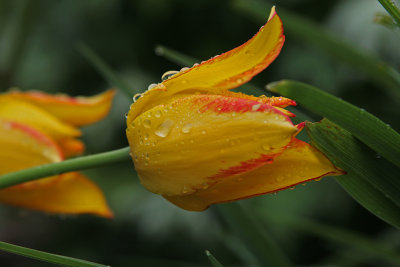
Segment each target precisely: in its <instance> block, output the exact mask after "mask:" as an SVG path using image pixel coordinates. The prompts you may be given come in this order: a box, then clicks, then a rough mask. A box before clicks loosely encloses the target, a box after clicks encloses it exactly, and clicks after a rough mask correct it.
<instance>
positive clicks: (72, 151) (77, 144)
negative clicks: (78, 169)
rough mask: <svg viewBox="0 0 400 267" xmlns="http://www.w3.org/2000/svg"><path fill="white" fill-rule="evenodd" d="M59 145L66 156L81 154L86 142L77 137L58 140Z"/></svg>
mask: <svg viewBox="0 0 400 267" xmlns="http://www.w3.org/2000/svg"><path fill="white" fill-rule="evenodd" d="M58 145H59V146H60V149H61V150H62V152H63V155H64V157H66V158H69V157H74V156H78V155H81V154H82V153H83V151H84V150H85V144H84V143H83V142H82V141H80V140H78V139H75V138H64V139H61V140H59V141H58Z"/></svg>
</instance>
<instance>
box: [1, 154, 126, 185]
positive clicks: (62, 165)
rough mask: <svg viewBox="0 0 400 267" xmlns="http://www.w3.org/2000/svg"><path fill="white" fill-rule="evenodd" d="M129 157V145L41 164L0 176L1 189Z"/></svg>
mask: <svg viewBox="0 0 400 267" xmlns="http://www.w3.org/2000/svg"><path fill="white" fill-rule="evenodd" d="M129 158H130V155H129V147H125V148H121V149H117V150H113V151H108V152H104V153H99V154H95V155H90V156H83V157H78V158H74V159H69V160H65V161H61V162H56V163H50V164H46V165H40V166H36V167H33V168H30V169H25V170H21V171H17V172H12V173H7V174H4V175H2V176H0V189H1V188H5V187H9V186H12V185H17V184H20V183H25V182H29V181H33V180H36V179H39V178H42V177H47V176H53V175H57V174H61V173H65V172H70V171H77V170H84V169H89V168H94V167H101V166H104V165H109V164H113V163H117V162H121V161H125V160H128V159H129Z"/></svg>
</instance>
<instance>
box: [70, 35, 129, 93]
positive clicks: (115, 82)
mask: <svg viewBox="0 0 400 267" xmlns="http://www.w3.org/2000/svg"><path fill="white" fill-rule="evenodd" d="M76 47H77V50H78V51H79V52H80V53H81V54H82V55H83V56H84V57H85V58H86V59H87V60H88V61H89V62H90V64H92V65H93V67H95V68H96V69H97V71H98V72H100V74H101V75H103V77H104V79H106V80H107V81H108V82H109V83H110V85H111V86H116V87H117V88H118V89H120V90H121V91H123V92H124V93H125V94H126V95H127V96H128V97H129V98H131V97H132V96H133V95H134V94H135V92H134V91H133V90H131V88H130V87H129V86H128V85H127V84H125V82H123V81H122V80H121V79H120V78H118V76H117V75H116V74H115V72H114V71H113V70H112V69H111V68H110V67H109V66H108V65H107V64H106V63H105V62H104V61H103V60H102V59H101V58H100V57H99V56H98V55H96V53H95V52H94V51H93V50H92V49H90V48H89V47H88V46H87V45H85V44H83V43H78V44H77V45H76Z"/></svg>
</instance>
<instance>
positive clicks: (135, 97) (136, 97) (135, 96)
mask: <svg viewBox="0 0 400 267" xmlns="http://www.w3.org/2000/svg"><path fill="white" fill-rule="evenodd" d="M141 96H142V94H136V95H134V96H133V102H136V101H137V100H138V99H139V98H140V97H141Z"/></svg>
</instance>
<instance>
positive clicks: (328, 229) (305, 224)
mask: <svg viewBox="0 0 400 267" xmlns="http://www.w3.org/2000/svg"><path fill="white" fill-rule="evenodd" d="M268 221H270V222H274V223H277V224H279V225H285V226H288V227H290V228H291V229H297V230H301V231H304V232H306V233H309V234H312V235H315V236H317V237H320V238H323V239H325V240H328V241H333V242H338V243H340V244H343V245H345V246H348V247H350V248H351V249H357V250H358V251H360V252H362V253H363V254H367V255H369V256H373V257H374V258H379V259H382V260H385V261H387V262H388V263H392V264H396V265H400V255H399V254H398V253H396V251H395V250H394V249H393V248H390V247H387V246H385V245H384V244H383V243H381V242H377V241H376V240H375V239H372V238H370V237H367V236H364V235H362V234H359V233H356V232H352V231H349V230H346V229H341V228H339V227H337V226H332V225H328V224H325V223H320V222H316V221H312V220H310V219H305V218H300V217H292V216H287V217H284V216H268Z"/></svg>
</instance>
